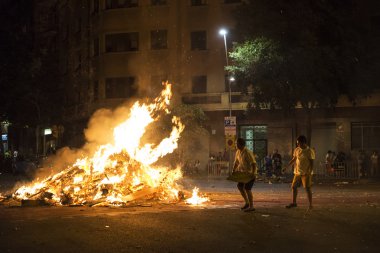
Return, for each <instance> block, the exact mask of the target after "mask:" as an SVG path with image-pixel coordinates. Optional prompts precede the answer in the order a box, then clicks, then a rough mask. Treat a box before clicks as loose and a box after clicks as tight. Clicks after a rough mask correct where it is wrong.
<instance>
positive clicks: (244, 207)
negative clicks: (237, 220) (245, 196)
mask: <svg viewBox="0 0 380 253" xmlns="http://www.w3.org/2000/svg"><path fill="white" fill-rule="evenodd" d="M248 207H249V205H248V204H245V205H244V206H243V207H241V208H240V210H245V209H247V208H248Z"/></svg>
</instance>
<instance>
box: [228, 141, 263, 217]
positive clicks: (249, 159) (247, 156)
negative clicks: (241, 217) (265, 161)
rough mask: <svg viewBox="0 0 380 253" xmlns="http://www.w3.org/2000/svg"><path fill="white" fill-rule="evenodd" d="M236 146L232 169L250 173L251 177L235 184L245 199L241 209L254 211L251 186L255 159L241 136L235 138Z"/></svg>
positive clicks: (254, 174)
mask: <svg viewBox="0 0 380 253" xmlns="http://www.w3.org/2000/svg"><path fill="white" fill-rule="evenodd" d="M236 147H237V151H236V155H235V162H234V167H233V171H240V172H246V173H249V174H252V178H253V179H252V180H250V181H249V182H247V183H242V182H239V183H238V184H237V188H238V189H239V191H240V194H241V195H242V196H243V198H244V200H245V205H244V206H243V207H242V208H241V210H243V211H244V212H251V211H255V208H254V207H253V196H252V187H253V183H254V182H255V179H256V174H257V167H256V159H255V156H254V154H253V153H252V151H250V150H249V149H247V147H246V146H245V140H244V139H243V138H238V139H237V141H236Z"/></svg>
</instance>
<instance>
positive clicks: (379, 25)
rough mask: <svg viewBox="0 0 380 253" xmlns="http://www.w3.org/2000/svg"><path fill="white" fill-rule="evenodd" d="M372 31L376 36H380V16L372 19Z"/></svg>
mask: <svg viewBox="0 0 380 253" xmlns="http://www.w3.org/2000/svg"><path fill="white" fill-rule="evenodd" d="M371 29H372V32H373V33H374V34H376V35H380V15H379V16H372V17H371Z"/></svg>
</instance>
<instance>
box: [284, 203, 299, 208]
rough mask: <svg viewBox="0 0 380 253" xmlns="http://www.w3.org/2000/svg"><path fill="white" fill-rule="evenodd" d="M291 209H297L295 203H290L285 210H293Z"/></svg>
mask: <svg viewBox="0 0 380 253" xmlns="http://www.w3.org/2000/svg"><path fill="white" fill-rule="evenodd" d="M293 207H297V204H296V203H290V204H289V205H287V206H286V208H293Z"/></svg>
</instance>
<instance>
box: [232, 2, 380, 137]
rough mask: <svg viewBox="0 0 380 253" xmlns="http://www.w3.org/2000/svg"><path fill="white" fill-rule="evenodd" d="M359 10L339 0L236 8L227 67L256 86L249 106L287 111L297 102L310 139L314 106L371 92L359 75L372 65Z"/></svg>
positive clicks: (246, 84) (243, 84)
mask: <svg viewBox="0 0 380 253" xmlns="http://www.w3.org/2000/svg"><path fill="white" fill-rule="evenodd" d="M357 11H358V9H357V6H356V5H355V2H354V1H339V0H330V1H325V0H313V1H305V0H293V1H287V0H251V1H247V3H246V4H243V5H242V6H241V7H240V8H238V9H237V12H236V20H237V25H236V33H237V37H238V41H239V42H238V43H237V44H236V45H235V46H234V50H233V52H232V53H230V57H231V58H232V60H233V63H232V65H231V66H230V67H229V68H228V70H229V71H232V72H234V73H235V75H236V76H237V77H238V84H239V85H240V86H241V87H243V88H244V89H245V90H247V87H249V86H252V87H253V92H252V96H251V102H252V103H251V104H250V108H256V109H258V108H260V105H262V104H263V103H265V104H266V105H267V106H269V107H270V108H272V109H275V108H281V109H283V110H284V111H285V112H289V111H290V110H292V109H293V108H294V107H295V106H296V105H297V104H298V103H299V104H300V105H301V106H302V108H303V109H304V110H305V112H306V115H307V135H308V137H309V138H308V139H309V141H310V140H311V117H312V109H313V108H315V107H322V108H323V107H333V106H335V105H336V103H337V101H338V98H339V96H340V95H342V94H347V95H348V96H349V97H350V98H351V99H352V100H355V98H356V97H357V96H358V95H367V94H368V93H369V92H370V91H372V89H373V88H374V87H373V86H372V82H371V79H370V78H367V79H366V80H367V81H368V82H364V79H362V78H360V74H362V73H363V70H365V69H368V68H369V66H370V64H369V62H368V61H367V55H366V52H365V39H366V37H365V33H364V32H365V29H364V28H363V27H361V26H360V24H361V22H359V21H358V20H357ZM367 76H368V75H367ZM358 80H360V81H361V83H360V87H361V89H360V91H361V92H360V93H358V92H357V91H358V87H359V83H358Z"/></svg>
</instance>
